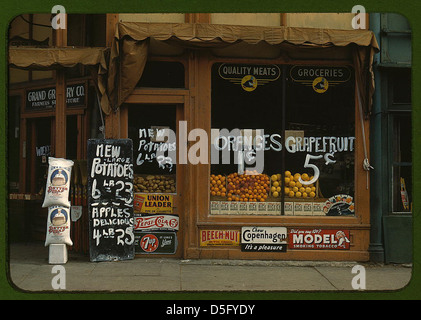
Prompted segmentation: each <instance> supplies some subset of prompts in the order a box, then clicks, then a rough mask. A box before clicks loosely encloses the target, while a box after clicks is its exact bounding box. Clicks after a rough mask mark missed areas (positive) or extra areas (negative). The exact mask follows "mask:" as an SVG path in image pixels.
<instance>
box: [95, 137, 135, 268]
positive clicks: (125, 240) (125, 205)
mask: <svg viewBox="0 0 421 320" xmlns="http://www.w3.org/2000/svg"><path fill="white" fill-rule="evenodd" d="M88 206H89V247H90V259H91V261H114V260H129V259H133V258H134V233H133V226H134V215H133V142H132V140H131V139H118V140H111V139H90V140H88Z"/></svg>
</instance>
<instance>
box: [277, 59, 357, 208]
mask: <svg viewBox="0 0 421 320" xmlns="http://www.w3.org/2000/svg"><path fill="white" fill-rule="evenodd" d="M352 75H353V71H352V70H351V68H349V67H344V66H337V67H333V66H301V65H298V66H292V67H291V68H290V70H289V76H290V80H289V81H288V88H287V107H286V132H285V137H286V142H285V147H286V149H287V150H288V153H287V154H286V159H285V169H286V171H288V174H289V173H291V176H290V177H287V173H286V174H285V175H286V180H287V182H286V184H287V185H286V192H287V193H288V198H290V199H291V200H293V201H294V202H297V201H303V200H306V199H308V198H310V199H312V201H314V202H318V203H320V204H321V205H322V207H323V208H324V209H323V210H322V212H320V211H319V210H317V212H316V211H314V212H313V215H323V214H326V215H350V214H351V215H352V214H354V210H353V209H354V204H353V197H354V148H355V129H354V128H355V114H354V113H355V112H354V109H355V105H354V86H353V80H352ZM300 176H301V180H300V179H299V177H300ZM310 182H311V183H310ZM309 188H310V189H309ZM309 191H310V193H311V196H310V197H309Z"/></svg>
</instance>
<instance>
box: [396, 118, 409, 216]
mask: <svg viewBox="0 0 421 320" xmlns="http://www.w3.org/2000/svg"><path fill="white" fill-rule="evenodd" d="M411 130H412V126H411V115H410V114H403V115H402V114H400V115H394V116H393V142H392V147H393V149H392V152H393V155H392V157H393V167H392V177H393V182H392V194H393V196H392V199H393V200H392V201H393V203H392V210H393V211H394V212H409V211H412V165H411V164H412V141H411V140H412V139H411V137H412V135H411Z"/></svg>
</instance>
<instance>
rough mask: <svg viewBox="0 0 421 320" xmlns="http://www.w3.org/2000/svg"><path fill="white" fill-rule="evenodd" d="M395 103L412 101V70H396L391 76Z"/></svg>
mask: <svg viewBox="0 0 421 320" xmlns="http://www.w3.org/2000/svg"><path fill="white" fill-rule="evenodd" d="M391 82H392V90H393V103H397V104H399V103H406V104H408V103H411V70H410V69H399V70H395V71H394V72H393V74H392V76H391Z"/></svg>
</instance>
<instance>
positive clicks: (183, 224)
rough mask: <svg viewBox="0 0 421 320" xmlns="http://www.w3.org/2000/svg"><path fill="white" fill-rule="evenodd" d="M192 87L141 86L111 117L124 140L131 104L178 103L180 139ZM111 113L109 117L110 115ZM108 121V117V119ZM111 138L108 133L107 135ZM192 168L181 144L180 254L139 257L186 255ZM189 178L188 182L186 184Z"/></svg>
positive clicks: (177, 199) (113, 131)
mask: <svg viewBox="0 0 421 320" xmlns="http://www.w3.org/2000/svg"><path fill="white" fill-rule="evenodd" d="M189 95H190V93H189V90H185V89H144V88H137V89H135V90H134V91H133V93H132V94H131V95H130V96H129V97H128V98H127V99H126V101H125V103H124V104H123V105H122V106H121V107H120V108H119V109H118V110H117V111H116V112H115V113H113V114H111V115H110V116H111V117H113V118H114V121H113V123H114V124H115V123H116V121H118V122H119V132H118V137H119V138H121V139H125V138H128V113H129V112H128V109H129V107H130V106H134V105H136V106H137V107H139V108H141V107H142V105H151V104H153V105H156V107H157V108H159V105H164V104H165V105H174V106H176V132H177V141H178V135H179V133H180V130H179V121H183V120H187V117H186V113H187V110H188V109H189ZM110 116H108V117H110ZM106 120H107V118H106ZM107 123H108V124H110V123H112V122H111V121H106V126H107ZM106 132H108V133H111V134H113V135H114V136H115V134H116V129H115V128H107V127H106ZM106 137H107V136H106ZM177 146H178V144H177ZM188 172H189V168H188V165H185V164H180V161H179V152H178V147H177V173H176V181H177V182H176V183H177V194H176V197H174V206H175V207H177V209H178V216H179V225H180V229H179V231H178V232H177V241H178V246H177V249H176V253H175V254H174V255H168V254H153V255H143V254H139V255H137V256H141V257H148V258H162V257H168V256H171V257H174V258H184V257H185V256H186V250H187V247H186V246H187V244H188V237H189V227H188V226H189V225H190V223H189V220H190V210H189V202H188V201H189V196H188V195H189V190H188V189H189V185H190V184H189V183H188V181H191V180H190V179H188ZM186 181H187V183H186Z"/></svg>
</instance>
